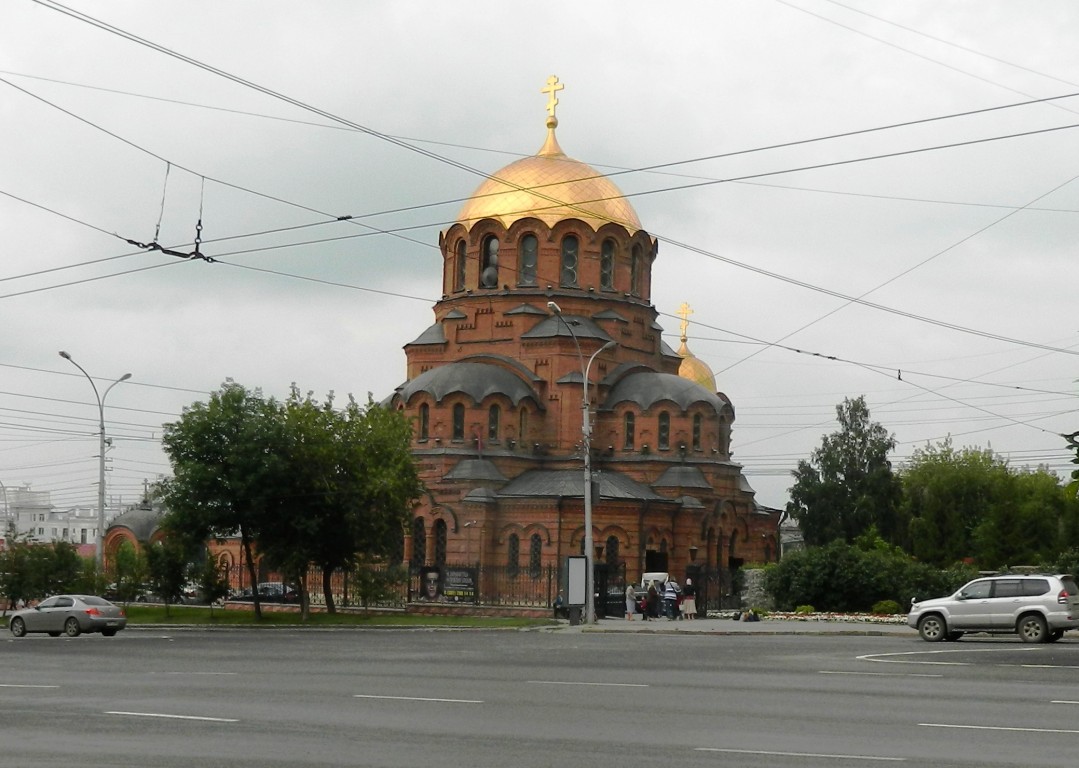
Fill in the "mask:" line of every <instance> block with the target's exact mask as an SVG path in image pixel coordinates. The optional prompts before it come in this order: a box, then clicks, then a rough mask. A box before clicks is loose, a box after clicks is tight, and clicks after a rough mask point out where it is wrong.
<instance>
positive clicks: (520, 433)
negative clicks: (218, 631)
mask: <svg viewBox="0 0 1079 768" xmlns="http://www.w3.org/2000/svg"><path fill="white" fill-rule="evenodd" d="M517 439H518V440H520V441H521V445H526V444H527V440H528V409H527V408H525V407H523V406H522V407H521V413H520V414H518V416H517Z"/></svg>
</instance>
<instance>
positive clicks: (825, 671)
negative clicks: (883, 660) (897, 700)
mask: <svg viewBox="0 0 1079 768" xmlns="http://www.w3.org/2000/svg"><path fill="white" fill-rule="evenodd" d="M817 673H818V674H821V675H865V676H867V677H944V675H941V674H930V673H928V672H843V671H837V670H831V669H821V670H818V672H817Z"/></svg>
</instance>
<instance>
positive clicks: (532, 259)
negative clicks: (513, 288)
mask: <svg viewBox="0 0 1079 768" xmlns="http://www.w3.org/2000/svg"><path fill="white" fill-rule="evenodd" d="M518 258H519V260H520V266H519V267H518V269H517V284H518V285H535V284H536V262H537V260H538V259H539V240H537V239H536V236H535V235H525V236H524V237H522V238H521V250H520V254H519V256H518Z"/></svg>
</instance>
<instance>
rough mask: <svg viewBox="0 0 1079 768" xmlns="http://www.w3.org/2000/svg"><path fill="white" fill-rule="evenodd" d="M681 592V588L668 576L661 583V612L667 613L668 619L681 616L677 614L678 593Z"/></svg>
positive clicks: (671, 619) (672, 619)
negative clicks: (662, 583) (664, 581)
mask: <svg viewBox="0 0 1079 768" xmlns="http://www.w3.org/2000/svg"><path fill="white" fill-rule="evenodd" d="M681 592H682V589H681V588H680V587H679V586H678V582H677V581H675V580H674V579H671V578H668V579H667V581H666V583H664V585H663V612H664V613H665V614H667V620H668V621H674V620H675V619H678V618H681V617H680V616H679V615H678V595H679V594H681Z"/></svg>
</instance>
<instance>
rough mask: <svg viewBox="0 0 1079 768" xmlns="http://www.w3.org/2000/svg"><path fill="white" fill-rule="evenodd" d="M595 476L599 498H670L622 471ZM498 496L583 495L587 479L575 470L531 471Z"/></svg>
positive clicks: (506, 487) (554, 496)
mask: <svg viewBox="0 0 1079 768" xmlns="http://www.w3.org/2000/svg"><path fill="white" fill-rule="evenodd" d="M593 478H594V479H595V480H596V483H597V485H598V487H599V498H604V499H628V500H636V501H670V499H666V498H665V497H663V496H660V495H659V494H657V493H656V492H655V491H653V490H652V489H651V488H649V487H648V486H647V485H644V484H642V483H638V482H637V481H636V480H634V479H633V478H631V477H629V476H627V475H623V474H622V473H621V472H612V471H609V470H608V471H604V472H596V473H594V474H593ZM498 495H499V496H501V497H503V498H505V497H507V496H512V497H518V498H519V497H540V498H557V497H560V496H562V497H567V498H574V497H578V498H579V497H583V496H584V481H583V479H582V477H581V473H580V471H578V470H576V469H565V470H562V469H559V470H532V471H529V472H525V473H524V474H522V475H520V476H518V477H516V478H514V479H513V480H512V481H511V482H510V483H509V485H507V486H505V487H504V488H502V489H501V490H500V491H499V492H498Z"/></svg>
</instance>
